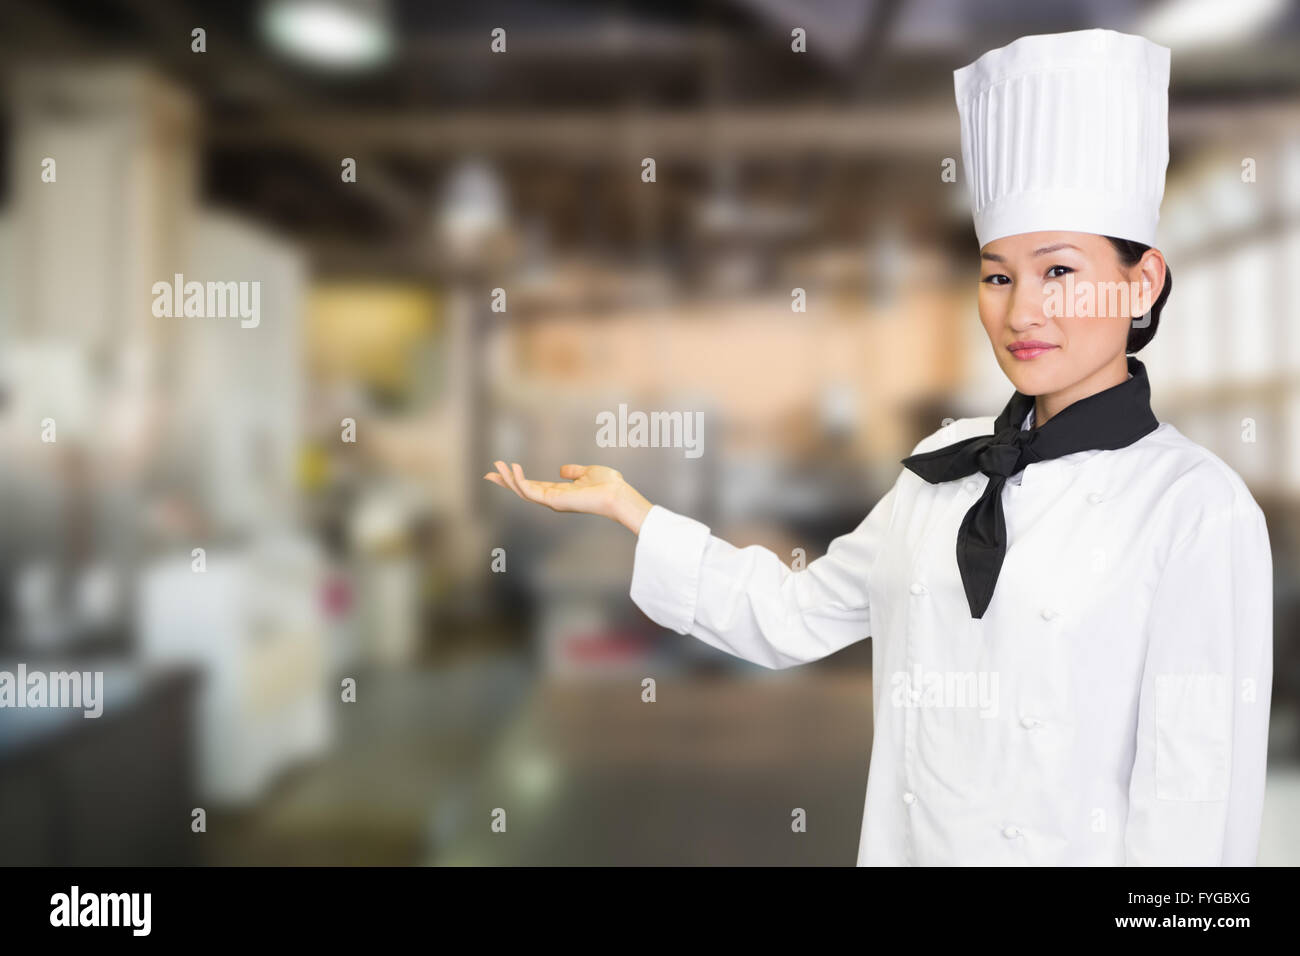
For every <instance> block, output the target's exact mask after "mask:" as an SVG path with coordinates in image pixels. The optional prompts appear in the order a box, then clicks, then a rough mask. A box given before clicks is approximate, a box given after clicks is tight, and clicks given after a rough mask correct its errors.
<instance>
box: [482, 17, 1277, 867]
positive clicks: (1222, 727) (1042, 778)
mask: <svg viewBox="0 0 1300 956" xmlns="http://www.w3.org/2000/svg"><path fill="white" fill-rule="evenodd" d="M954 78H955V87H956V94H957V107H958V112H959V115H960V119H961V141H962V159H963V163H964V168H965V171H966V178H967V180H968V182H969V184H970V192H971V205H972V211H973V214H974V221H975V231H976V234H977V238H978V240H979V246H980V265H981V272H980V280H979V283H980V284H979V294H978V301H979V316H980V321H981V323H982V324H983V326H984V330H985V331H986V332H987V334H988V337H989V342H990V344H991V346H992V348H993V354H994V356H995V357H996V359H997V362H998V365H999V366H1000V367H1001V369H1002V371H1003V372H1004V373H1005V374H1006V376H1007V378H1008V379H1010V381H1011V383H1012V384H1013V385H1014V386H1015V391H1014V394H1013V395H1012V397H1011V399H1010V401H1008V403H1007V404H1006V406H1005V407H1004V408H1003V409H1002V411H1001V413H1000V414H998V415H997V416H996V417H994V416H987V417H980V418H963V419H958V420H956V421H954V422H952V423H950V424H948V425H945V426H944V427H942V428H939V429H938V430H937V431H935V432H934V433H933V434H931V435H929V436H927V437H926V438H924V439H922V440H921V442H920V443H919V444H917V445H916V446H915V448H914V449H913V453H912V454H911V455H910V456H908V457H907V458H905V459H903V465H904V466H905V467H904V468H903V469H902V470H901V471H900V474H899V475H898V479H897V481H896V482H895V483H894V485H893V486H892V487H891V488H890V490H889V491H888V492H887V493H886V494H885V495H884V497H882V498H881V500H880V501H879V502H878V503H877V504H876V505H875V507H873V508H872V509H871V512H870V514H868V515H867V516H866V518H865V519H863V521H862V522H861V524H859V525H858V527H857V528H855V529H854V530H852V531H850V532H848V533H847V534H844V535H842V536H840V537H838V538H836V539H835V540H833V541H832V542H831V543H830V545H829V547H828V550H827V553H826V554H825V555H824V556H823V557H821V558H818V559H817V560H815V561H813V562H812V563H810V564H809V565H808V567H806V568H805V569H803V570H801V571H797V572H796V571H792V570H791V569H790V568H789V567H787V566H786V565H785V564H784V563H783V562H782V561H781V559H780V558H779V557H778V556H777V555H776V554H774V553H773V552H771V551H769V550H767V549H766V548H762V547H758V546H753V545H751V546H749V547H745V548H736V547H734V546H732V545H731V544H729V543H728V542H726V541H724V540H722V539H720V538H718V537H716V536H714V535H712V534H711V533H710V530H709V528H708V527H707V526H706V525H704V524H701V523H700V522H698V521H696V520H694V519H692V518H689V517H687V516H685V515H681V514H677V513H675V512H673V511H670V510H668V509H667V508H664V507H663V506H662V505H652V504H651V503H650V502H649V501H647V500H646V499H645V498H644V497H642V496H641V495H640V494H639V493H638V492H637V491H636V490H635V489H634V488H632V487H631V486H630V485H629V484H628V483H627V482H626V481H624V479H623V476H622V475H621V474H620V473H619V472H617V471H615V470H613V469H610V468H605V467H601V466H599V465H592V466H582V465H565V466H563V467H562V468H561V469H560V475H561V476H562V477H563V478H566V479H570V480H569V481H568V482H547V481H535V480H530V479H527V478H525V477H524V474H523V470H522V469H521V468H520V467H519V465H517V464H513V465H512V467H510V468H507V467H506V465H505V463H504V462H500V461H498V462H497V463H496V467H497V471H496V472H490V473H489V474H487V475H485V476H484V477H485V478H487V479H488V480H491V481H494V482H495V483H497V484H500V485H502V486H504V487H507V488H510V489H512V490H513V491H515V492H516V493H517V494H518V495H520V496H521V497H523V498H525V499H526V500H529V501H534V502H538V503H540V504H544V505H547V506H549V507H550V508H552V509H554V510H556V511H579V512H587V513H591V514H600V515H605V516H607V517H609V518H612V519H614V520H616V521H619V522H620V523H622V524H624V525H626V526H627V527H628V528H629V529H631V530H632V531H633V533H635V534H637V536H638V537H637V542H636V549H635V561H634V567H633V574H632V582H631V597H632V599H633V601H634V602H635V603H636V604H637V605H638V606H639V607H640V608H641V609H642V610H643V611H644V612H645V613H646V614H647V615H648V616H649V617H650V618H651V619H653V620H654V621H656V622H657V623H659V624H660V625H662V626H664V627H667V628H670V629H672V630H674V631H677V632H678V633H680V634H689V635H693V636H694V637H696V638H698V639H700V640H702V641H704V642H706V643H708V644H710V645H712V646H713V647H716V648H719V649H721V650H724V651H726V652H728V653H730V654H733V655H736V656H738V657H742V658H744V659H746V660H749V661H753V662H755V663H758V664H761V665H763V666H766V667H770V668H784V667H791V666H793V665H796V664H801V663H804V662H806V661H813V660H817V659H819V658H822V657H825V656H826V655H828V654H831V653H834V652H835V651H837V650H839V649H840V648H842V647H844V646H845V645H847V644H850V643H852V642H854V641H858V640H861V639H863V638H865V637H868V636H870V637H871V638H873V640H872V665H873V666H872V673H873V696H874V700H873V708H872V709H873V715H874V731H873V733H874V743H873V747H872V751H871V763H870V769H869V775H868V782H867V793H866V803H865V808H864V816H863V825H862V831H861V839H860V842H859V850H858V863H859V865H936V864H938V865H953V864H957V865H964V864H985V865H1016V864H1029V865H1061V864H1064V865H1146V864H1191V865H1253V864H1254V863H1255V858H1256V850H1257V844H1258V839H1259V825H1260V813H1261V806H1262V803H1263V794H1264V765H1265V748H1266V743H1267V737H1268V713H1269V698H1270V685H1271V678H1272V607H1273V602H1272V559H1271V554H1270V550H1269V538H1268V531H1267V529H1266V527H1265V524H1264V517H1263V514H1262V512H1261V511H1260V508H1259V506H1258V505H1257V504H1256V503H1255V501H1254V499H1253V498H1252V496H1251V494H1250V492H1249V490H1247V488H1246V486H1245V484H1244V483H1243V482H1242V480H1241V478H1240V477H1239V476H1238V475H1237V474H1236V473H1235V472H1234V471H1233V470H1232V469H1231V468H1229V467H1228V465H1226V464H1225V463H1224V462H1223V461H1222V460H1220V459H1219V458H1218V457H1217V456H1216V455H1215V454H1213V453H1212V452H1210V451H1209V450H1207V449H1205V448H1203V447H1201V446H1200V445H1197V444H1196V443H1194V442H1192V441H1191V440H1189V439H1188V438H1187V437H1186V436H1184V435H1183V434H1182V433H1181V432H1180V431H1178V429H1177V428H1175V427H1174V426H1173V425H1170V424H1168V423H1161V422H1159V421H1158V420H1157V419H1156V417H1155V416H1154V415H1153V414H1152V411H1151V406H1150V384H1149V382H1148V379H1147V373H1146V368H1145V366H1144V365H1143V364H1142V362H1140V361H1139V360H1138V359H1137V358H1136V356H1135V355H1133V354H1132V353H1134V352H1136V351H1138V350H1139V349H1140V348H1142V347H1143V346H1144V345H1145V344H1146V343H1147V342H1148V341H1150V339H1151V338H1152V336H1153V335H1154V334H1155V331H1156V328H1157V327H1158V324H1159V317H1160V312H1161V309H1162V307H1163V305H1164V302H1165V299H1166V297H1167V296H1168V293H1169V289H1170V284H1171V280H1170V274H1169V269H1168V267H1167V265H1166V263H1165V261H1164V258H1163V256H1162V255H1161V254H1160V252H1159V251H1158V250H1157V249H1155V248H1153V247H1154V244H1155V228H1156V222H1157V220H1158V217H1159V207H1160V200H1161V197H1162V195H1163V192H1164V178H1165V167H1166V164H1167V161H1168V144H1167V119H1166V110H1167V89H1168V81H1169V50H1167V49H1166V48H1164V47H1161V46H1157V45H1155V44H1152V43H1150V42H1149V41H1147V40H1145V39H1144V38H1142V37H1138V36H1132V35H1127V34H1122V33H1116V32H1113V31H1109V30H1083V31H1078V32H1073V33H1061V34H1051V35H1042V36H1027V37H1022V38H1020V39H1018V40H1016V41H1015V42H1013V43H1011V44H1009V45H1008V46H1005V47H1002V48H1000V49H996V50H992V51H990V52H988V53H986V54H984V55H983V56H981V57H980V58H979V59H978V60H976V61H975V62H974V63H971V64H970V65H968V66H966V67H963V68H962V69H960V70H957V71H956V73H955V74H954ZM1071 289H1072V290H1073V294H1071V295H1062V294H1061V292H1062V290H1071ZM1127 289H1131V290H1134V291H1133V294H1132V295H1131V296H1129V297H1127V298H1126V297H1125V296H1124V295H1123V294H1114V293H1117V292H1118V293H1123V292H1124V291H1125V290H1127ZM1155 290H1160V291H1159V293H1158V294H1156V293H1155ZM1089 291H1091V293H1092V294H1091V295H1089Z"/></svg>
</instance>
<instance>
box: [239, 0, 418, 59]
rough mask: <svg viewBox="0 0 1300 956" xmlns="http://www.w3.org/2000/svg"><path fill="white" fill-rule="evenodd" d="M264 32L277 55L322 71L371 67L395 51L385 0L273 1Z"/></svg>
mask: <svg viewBox="0 0 1300 956" xmlns="http://www.w3.org/2000/svg"><path fill="white" fill-rule="evenodd" d="M262 30H263V32H264V33H265V35H266V38H267V40H269V41H270V43H271V44H272V46H274V47H275V48H276V49H278V50H280V51H281V52H283V53H285V54H286V55H288V56H291V57H294V58H295V59H299V60H302V61H305V62H309V63H316V64H319V65H322V66H332V67H349V68H355V67H364V66H373V65H375V64H377V63H380V62H382V61H383V60H385V59H387V58H388V56H389V55H390V53H391V52H392V45H393V40H392V30H391V26H390V23H389V17H388V10H387V7H386V5H385V3H384V2H383V0H271V2H269V3H267V4H266V5H265V6H264V7H263V8H262Z"/></svg>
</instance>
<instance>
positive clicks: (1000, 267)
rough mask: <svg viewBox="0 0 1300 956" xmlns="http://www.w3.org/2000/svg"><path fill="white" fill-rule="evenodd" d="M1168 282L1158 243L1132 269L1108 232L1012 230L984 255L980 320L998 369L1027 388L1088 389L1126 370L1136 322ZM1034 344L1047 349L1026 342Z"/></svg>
mask: <svg viewBox="0 0 1300 956" xmlns="http://www.w3.org/2000/svg"><path fill="white" fill-rule="evenodd" d="M1144 279H1145V280H1146V281H1147V284H1148V285H1147V288H1143V280H1144ZM1164 281H1165V277H1164V259H1163V258H1162V257H1161V256H1160V253H1159V252H1158V251H1156V250H1154V249H1152V250H1149V251H1148V252H1146V253H1145V254H1144V255H1143V257H1142V259H1141V261H1139V262H1138V263H1136V264H1135V265H1133V266H1131V267H1125V266H1123V265H1121V264H1120V260H1119V254H1118V252H1117V251H1116V250H1115V247H1114V246H1113V245H1111V243H1110V240H1108V239H1106V237H1104V236H1098V235H1093V234H1091V233H1085V232H1026V233H1021V234H1020V235H1016V236H1006V237H1004V238H1002V239H996V240H994V241H993V242H990V243H989V244H988V245H986V246H985V247H984V248H983V249H982V250H981V252H980V286H979V313H980V322H981V323H983V325H984V331H985V332H987V333H988V336H989V341H990V342H991V343H992V344H993V351H994V354H995V355H996V356H997V360H998V365H999V366H1001V368H1002V371H1003V373H1004V374H1005V375H1006V376H1007V378H1009V379H1010V380H1011V383H1012V384H1013V385H1014V386H1015V387H1016V389H1017V390H1018V391H1020V392H1023V393H1024V394H1026V395H1051V394H1056V393H1062V394H1064V393H1065V392H1067V391H1068V390H1070V389H1071V387H1072V386H1078V390H1079V391H1081V393H1082V394H1087V393H1088V392H1089V391H1096V390H1097V389H1096V388H1089V385H1088V383H1089V380H1090V379H1094V380H1096V381H1097V382H1101V381H1103V380H1106V379H1109V378H1113V376H1114V375H1115V374H1116V371H1117V370H1118V371H1119V372H1120V373H1122V374H1126V369H1127V363H1126V362H1125V360H1124V354H1125V353H1124V348H1125V345H1126V344H1127V341H1128V332H1129V327H1130V325H1131V323H1132V320H1133V319H1134V318H1135V317H1138V316H1141V315H1142V314H1144V313H1145V312H1146V311H1147V309H1148V308H1149V307H1150V305H1151V304H1152V303H1153V302H1154V301H1155V299H1156V297H1157V296H1158V295H1159V292H1160V289H1161V288H1162V287H1163V286H1164ZM1026 342H1035V343H1039V344H1040V345H1042V346H1043V347H1041V348H1037V347H1026V346H1025V345H1024V344H1023V343H1026ZM1116 363H1118V367H1117V364H1116ZM1120 380H1121V381H1122V380H1123V379H1122V377H1121V379H1120ZM1107 384H1115V383H1114V382H1113V381H1108V382H1107ZM1100 387H1107V385H1105V384H1103V385H1101V386H1100ZM1077 397H1081V396H1077Z"/></svg>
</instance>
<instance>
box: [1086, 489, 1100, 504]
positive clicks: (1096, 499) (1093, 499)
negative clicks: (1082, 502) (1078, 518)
mask: <svg viewBox="0 0 1300 956" xmlns="http://www.w3.org/2000/svg"><path fill="white" fill-rule="evenodd" d="M1088 500H1089V501H1090V502H1092V503H1093V504H1094V505H1095V504H1097V503H1098V502H1100V501H1101V492H1100V491H1094V492H1092V493H1091V494H1090V495H1088Z"/></svg>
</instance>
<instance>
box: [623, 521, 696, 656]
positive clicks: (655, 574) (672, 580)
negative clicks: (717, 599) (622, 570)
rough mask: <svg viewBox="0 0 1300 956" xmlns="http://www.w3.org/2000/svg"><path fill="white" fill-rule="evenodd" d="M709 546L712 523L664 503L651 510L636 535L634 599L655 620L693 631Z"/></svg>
mask: <svg viewBox="0 0 1300 956" xmlns="http://www.w3.org/2000/svg"><path fill="white" fill-rule="evenodd" d="M708 543H709V527H708V525H705V524H702V523H700V522H699V521H696V520H695V519H694V518H690V517H687V516H686V515H681V514H678V513H677V512H675V511H670V510H668V509H667V508H665V507H663V506H662V505H652V506H651V508H650V510H649V511H648V512H646V516H645V518H643V519H642V521H641V528H640V531H639V532H638V533H637V540H636V553H635V556H634V558H633V562H632V589H631V597H632V601H633V602H634V603H635V604H636V606H637V607H639V608H640V609H641V610H642V611H644V612H645V614H646V616H647V617H649V618H650V620H652V621H654V622H655V623H656V624H658V625H660V626H661V627H666V628H670V629H671V630H674V631H676V632H677V633H678V634H689V633H690V629H691V625H692V624H693V623H694V622H695V604H696V600H697V599H698V597H699V592H700V569H701V565H702V563H703V560H704V550H705V548H706V547H707V546H708Z"/></svg>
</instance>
